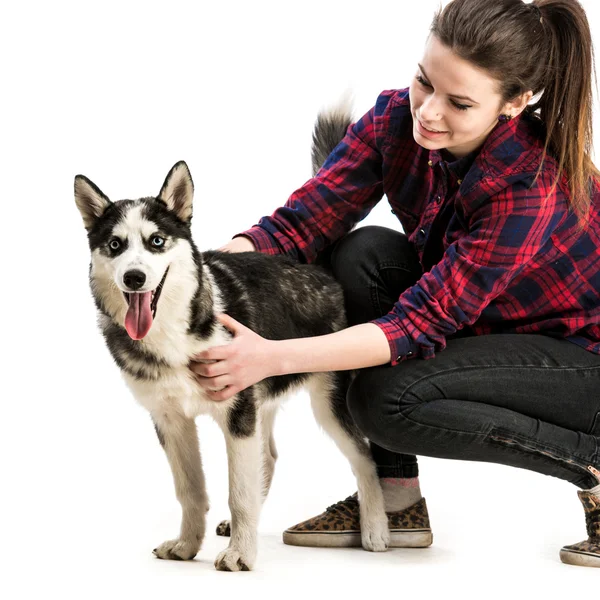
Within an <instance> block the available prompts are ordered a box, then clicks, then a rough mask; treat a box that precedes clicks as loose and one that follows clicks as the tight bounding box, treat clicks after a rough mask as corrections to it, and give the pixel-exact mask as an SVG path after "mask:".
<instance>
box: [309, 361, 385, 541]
mask: <svg viewBox="0 0 600 600" xmlns="http://www.w3.org/2000/svg"><path fill="white" fill-rule="evenodd" d="M350 381H351V374H350V372H347V371H340V372H337V373H319V374H317V375H313V376H312V377H311V379H310V381H309V383H308V389H309V392H310V399H311V405H312V409H313V412H314V415H315V418H316V420H317V422H318V423H319V425H321V427H322V428H323V429H324V430H325V431H326V433H328V434H329V435H330V436H331V438H332V439H333V440H334V442H335V443H336V445H337V447H338V448H339V449H340V450H341V452H342V454H343V455H344V456H345V457H346V458H347V459H348V461H349V462H350V466H351V468H352V472H353V473H354V476H355V477H356V483H357V486H358V500H359V504H360V529H361V542H362V546H363V548H364V549H365V550H371V551H373V552H381V551H384V550H387V548H388V545H389V541H390V532H389V528H388V519H387V515H386V513H385V504H384V500H383V492H382V491H381V486H380V484H379V478H378V476H377V467H376V465H375V462H374V461H373V458H372V456H371V451H370V449H369V446H368V444H367V442H366V440H365V438H364V436H363V435H362V434H361V432H360V431H359V430H358V428H357V427H356V425H355V423H354V421H353V420H352V417H351V415H350V413H349V411H348V408H347V406H346V392H347V390H348V387H349V385H350Z"/></svg>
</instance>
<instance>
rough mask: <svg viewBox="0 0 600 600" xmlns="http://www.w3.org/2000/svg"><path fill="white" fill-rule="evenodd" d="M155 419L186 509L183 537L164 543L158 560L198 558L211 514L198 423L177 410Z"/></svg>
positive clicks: (159, 547) (183, 511)
mask: <svg viewBox="0 0 600 600" xmlns="http://www.w3.org/2000/svg"><path fill="white" fill-rule="evenodd" d="M152 419H153V421H154V426H155V428H156V433H157V435H158V439H159V441H160V444H161V446H162V447H163V448H164V450H165V453H166V455H167V459H168V461H169V464H170V465H171V471H172V473H173V480H174V482H175V492H176V495H177V499H178V500H179V502H180V504H181V509H182V520H181V530H180V532H179V537H178V538H177V539H174V540H169V541H166V542H164V543H163V544H161V545H160V546H158V548H155V549H154V551H153V552H154V554H155V555H156V556H157V557H158V558H167V559H172V560H189V559H191V558H194V556H196V554H197V553H198V550H199V549H200V546H201V545H202V540H203V539H204V532H205V528H206V512H207V511H208V497H207V495H206V485H205V481H204V471H203V470H202V461H201V458H200V448H199V444H198V433H197V430H196V423H195V422H194V420H193V419H188V418H187V417H184V416H183V415H181V414H179V413H176V412H175V411H170V412H168V413H165V412H161V413H158V412H157V413H156V414H153V415H152Z"/></svg>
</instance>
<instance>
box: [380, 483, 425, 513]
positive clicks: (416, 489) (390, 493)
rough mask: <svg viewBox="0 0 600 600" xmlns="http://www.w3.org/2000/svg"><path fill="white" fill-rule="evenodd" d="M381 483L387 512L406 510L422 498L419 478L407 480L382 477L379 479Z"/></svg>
mask: <svg viewBox="0 0 600 600" xmlns="http://www.w3.org/2000/svg"><path fill="white" fill-rule="evenodd" d="M379 483H381V489H382V490H383V500H384V502H385V510H386V512H397V511H399V510H404V509H405V508H408V507H409V506H412V505H413V504H415V503H416V502H418V501H419V500H420V499H421V498H422V496H421V486H420V485H419V478H418V477H410V478H406V479H403V478H396V477H382V478H380V479H379Z"/></svg>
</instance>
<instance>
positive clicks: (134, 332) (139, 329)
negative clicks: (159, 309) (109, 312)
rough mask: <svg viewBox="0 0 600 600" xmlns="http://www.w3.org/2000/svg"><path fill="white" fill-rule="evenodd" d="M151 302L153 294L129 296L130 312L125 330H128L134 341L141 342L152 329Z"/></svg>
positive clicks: (126, 318) (128, 312) (145, 293)
mask: <svg viewBox="0 0 600 600" xmlns="http://www.w3.org/2000/svg"><path fill="white" fill-rule="evenodd" d="M151 300H152V292H144V293H143V294H129V310H128V311H127V315H126V316H125V329H127V333H128V334H129V337H130V338H132V339H134V340H141V339H142V338H143V337H145V336H146V334H147V333H148V332H149V331H150V327H152V310H151V309H150V302H151Z"/></svg>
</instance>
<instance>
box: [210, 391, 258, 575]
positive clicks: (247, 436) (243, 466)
mask: <svg viewBox="0 0 600 600" xmlns="http://www.w3.org/2000/svg"><path fill="white" fill-rule="evenodd" d="M256 413H257V407H256V405H255V404H254V402H253V401H252V397H251V392H250V391H249V390H244V391H243V392H241V393H240V394H239V395H238V398H237V399H236V400H235V404H234V405H233V406H232V408H231V409H229V411H228V415H227V423H226V424H223V425H222V428H223V432H224V434H225V443H226V446H227V460H228V466H229V509H230V511H231V538H230V540H229V546H228V547H227V548H226V549H225V550H223V551H222V552H220V553H219V555H218V556H217V558H216V560H215V567H216V569H217V570H219V571H249V570H251V569H252V568H253V566H254V561H255V559H256V546H257V541H256V537H257V527H258V517H259V515H260V506H261V485H260V471H261V468H260V460H261V438H260V425H261V424H260V421H259V420H258V419H257V414H256Z"/></svg>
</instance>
